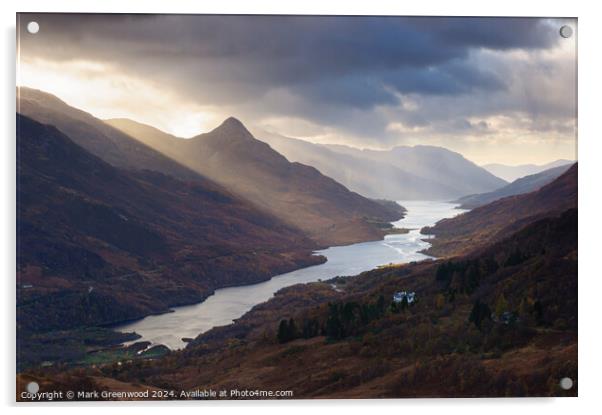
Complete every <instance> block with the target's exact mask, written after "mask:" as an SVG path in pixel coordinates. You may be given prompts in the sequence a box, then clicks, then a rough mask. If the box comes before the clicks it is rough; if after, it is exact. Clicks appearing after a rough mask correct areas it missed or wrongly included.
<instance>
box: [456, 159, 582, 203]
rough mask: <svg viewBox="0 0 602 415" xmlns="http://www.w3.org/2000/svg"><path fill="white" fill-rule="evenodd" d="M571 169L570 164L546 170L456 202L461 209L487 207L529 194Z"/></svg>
mask: <svg viewBox="0 0 602 415" xmlns="http://www.w3.org/2000/svg"><path fill="white" fill-rule="evenodd" d="M570 167H571V165H570V164H565V165H562V166H559V167H553V168H551V169H548V170H544V171H542V172H541V173H537V174H532V175H529V176H525V177H521V178H520V179H516V180H515V181H513V182H512V183H510V184H509V185H506V186H504V187H501V188H499V189H497V190H494V191H493V192H488V193H481V194H477V195H469V196H464V197H461V198H460V199H458V200H456V202H457V203H460V206H459V207H460V208H462V209H474V208H476V207H479V206H483V205H486V204H487V203H491V202H493V201H495V200H498V199H501V198H503V197H508V196H514V195H520V194H523V193H529V192H532V191H534V190H537V189H539V188H541V187H542V186H545V185H546V184H548V183H550V182H552V181H553V180H554V179H556V178H557V177H558V176H560V175H561V174H562V173H564V172H565V171H567V170H568V169H569V168H570Z"/></svg>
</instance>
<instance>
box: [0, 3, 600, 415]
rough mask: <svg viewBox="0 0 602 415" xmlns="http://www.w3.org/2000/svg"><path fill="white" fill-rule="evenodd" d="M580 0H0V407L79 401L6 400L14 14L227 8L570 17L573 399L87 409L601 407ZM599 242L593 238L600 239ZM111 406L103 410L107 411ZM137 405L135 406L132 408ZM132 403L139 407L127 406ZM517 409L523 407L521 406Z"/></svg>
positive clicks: (595, 67) (10, 365)
mask: <svg viewBox="0 0 602 415" xmlns="http://www.w3.org/2000/svg"><path fill="white" fill-rule="evenodd" d="M594 4H595V2H592V1H589V2H586V1H578V0H571V1H545V2H527V1H524V0H503V1H497V2H483V1H478V2H477V1H469V0H455V1H444V0H441V1H431V0H421V1H418V2H402V1H394V2H393V1H386V0H369V1H365V0H364V1H349V0H347V1H331V2H326V1H324V0H322V1H320V0H304V1H303V0H292V1H286V2H284V1H265V0H257V1H242V0H239V1H229V0H221V1H218V2H195V1H183V0H170V1H168V2H166V1H160V0H146V1H144V2H135V1H130V2H127V3H126V2H125V1H124V0H105V1H102V2H90V1H88V2H82V1H75V0H71V1H70V0H53V1H49V0H46V1H44V0H38V1H34V0H22V1H20V2H19V3H17V4H7V2H6V1H5V2H2V6H1V7H2V14H1V15H0V16H1V17H0V18H1V19H2V24H3V31H2V35H3V46H4V53H3V57H4V58H5V65H4V66H3V67H2V71H3V77H2V82H1V83H0V85H1V87H2V97H3V98H4V99H3V100H2V106H3V108H2V109H3V110H2V121H3V123H2V125H3V126H5V130H4V131H5V133H4V136H3V137H2V140H1V143H2V144H1V145H2V149H1V150H2V151H1V152H0V154H1V157H2V161H1V162H0V174H1V176H2V180H3V183H2V190H3V196H4V197H3V198H2V199H1V202H0V211H1V215H0V218H1V220H2V223H1V224H2V227H1V228H0V229H2V238H1V242H0V243H1V245H0V264H2V266H3V268H4V270H5V272H4V273H3V275H2V278H3V281H4V287H3V288H4V290H3V296H4V300H5V301H4V307H5V313H4V324H3V327H4V330H3V332H2V341H1V342H0V344H1V347H2V358H3V359H4V364H3V365H2V366H1V368H2V372H3V373H2V376H1V377H0V379H1V383H0V393H1V394H2V404H3V405H5V406H8V407H9V408H8V410H9V411H10V413H13V412H19V413H28V414H30V413H33V412H37V411H34V408H35V409H38V410H40V412H42V411H43V412H44V413H49V414H54V413H60V414H63V413H81V412H82V405H81V404H78V405H79V406H77V405H67V404H58V403H57V404H53V405H45V406H44V407H40V406H39V405H35V406H33V405H30V404H28V405H15V404H14V403H13V402H14V396H15V394H14V392H15V386H14V379H15V378H14V373H15V370H14V368H15V363H14V356H15V355H14V328H15V323H14V313H15V311H14V304H15V300H14V270H15V144H14V137H15V135H14V134H15V127H14V123H15V116H14V110H15V83H14V82H15V66H14V62H15V61H14V53H15V12H17V11H21V12H25V11H31V12H41V11H47V12H118V13H128V12H130V13H131V12H145V13H233V14H234V13H236V14H262V13H265V14H352V15H354V14H355V15H361V14H391V15H460V16H484V15H490V16H554V17H578V18H579V86H580V88H579V189H580V196H579V199H580V203H579V210H580V211H579V217H580V221H579V223H580V226H579V251H580V252H579V256H580V261H579V323H580V324H579V326H580V327H579V363H580V364H579V395H580V397H579V398H576V399H569V398H565V399H495V400H494V399H471V400H468V399H453V400H450V399H445V400H433V399H428V400H381V401H367V400H364V401H315V400H314V401H295V402H294V403H290V402H288V403H286V402H274V401H267V402H266V401H261V402H203V403H198V402H197V403H186V402H169V403H124V404H118V403H108V404H107V403H88V404H84V405H83V406H84V407H85V409H83V410H85V411H86V412H89V413H103V414H104V413H106V412H107V411H108V410H110V411H115V410H116V409H117V407H119V408H120V409H117V410H118V411H119V412H125V411H128V412H132V411H136V412H137V411H141V410H143V411H144V412H145V413H150V414H153V413H164V412H165V410H166V408H167V407H171V406H176V407H177V409H176V410H177V411H178V412H184V411H186V412H187V411H190V412H193V411H194V412H195V413H198V412H199V411H215V410H218V409H219V410H222V409H224V410H226V411H227V412H232V413H240V412H241V410H243V411H245V415H246V414H247V413H248V412H249V411H250V413H251V414H253V413H262V414H263V413H265V412H266V411H268V412H276V413H282V412H283V411H286V413H287V414H295V413H303V414H306V413H307V412H309V411H315V410H320V409H325V410H326V411H329V412H331V411H337V410H338V408H341V410H343V411H345V412H348V413H364V412H366V411H369V410H370V409H371V408H372V407H373V406H376V408H375V409H376V410H377V411H381V412H383V413H388V412H389V411H404V412H406V411H411V412H413V413H421V414H422V413H438V414H441V413H445V414H455V413H461V414H470V413H476V414H481V415H482V414H484V413H487V414H498V413H499V414H504V415H507V414H508V412H511V411H517V410H518V411H521V410H525V411H526V410H531V411H546V413H550V414H557V413H558V414H564V415H566V414H567V413H569V412H573V413H576V412H583V413H588V412H593V410H594V408H596V407H598V408H600V407H602V405H601V402H600V398H599V396H600V393H598V385H600V369H601V366H600V357H599V356H600V353H601V349H600V345H601V342H600V339H601V334H600V326H601V324H600V319H599V317H598V316H599V315H600V311H599V309H600V306H599V303H600V293H602V289H601V286H602V283H601V281H602V272H600V270H601V269H602V262H601V261H600V260H598V258H597V257H601V253H600V252H599V249H600V246H599V245H598V244H599V243H600V242H598V240H599V238H600V236H599V235H601V234H602V232H601V229H600V222H601V221H602V218H601V216H602V212H601V207H602V200H601V197H600V190H599V189H600V188H601V187H602V184H601V183H600V179H602V172H601V171H600V166H601V165H602V160H599V158H600V157H601V154H602V153H601V152H600V147H601V144H600V143H601V140H602V134H601V133H602V127H601V124H602V117H601V115H602V114H601V112H602V110H601V109H600V104H599V100H600V98H601V97H600V94H602V89H601V88H600V76H601V75H600V74H602V68H601V65H600V53H599V50H600V49H601V47H600V45H599V44H598V41H599V40H600V39H602V36H601V34H600V27H601V26H602V24H601V23H602V22H600V14H598V13H596V8H595V7H594V6H593V5H594ZM601 245H602V243H601ZM107 407H111V409H109V408H107ZM140 407H142V408H143V409H142V408H140ZM243 407H244V408H243ZM135 408H140V409H137V410H136V409H135ZM521 412H522V411H521Z"/></svg>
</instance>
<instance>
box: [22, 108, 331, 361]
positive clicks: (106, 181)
mask: <svg viewBox="0 0 602 415" xmlns="http://www.w3.org/2000/svg"><path fill="white" fill-rule="evenodd" d="M17 215H18V217H17V236H18V246H17V248H18V250H17V255H18V256H17V284H18V285H17V326H18V330H19V336H20V337H22V336H27V335H28V333H39V332H43V331H51V330H63V329H75V328H78V327H84V326H94V325H105V324H110V323H116V322H120V321H126V320H129V319H134V318H140V317H143V316H145V315H148V314H151V313H158V312H165V311H168V309H169V307H170V306H174V305H181V304H189V303H193V302H198V301H201V300H203V299H204V298H205V297H206V296H207V295H209V294H211V293H212V291H213V290H214V289H216V288H219V287H225V286H231V285H240V284H247V283H254V282H258V281H263V280H266V279H269V278H270V277H271V276H272V275H275V274H279V273H282V272H286V271H290V270H293V269H296V268H299V267H303V266H307V265H310V264H315V263H318V262H321V260H322V259H321V258H319V257H315V256H312V255H311V252H312V250H314V249H315V248H316V247H317V246H316V244H315V243H314V242H313V241H311V240H310V239H308V238H307V237H306V236H304V235H303V234H302V233H301V232H300V231H298V230H297V229H294V228H291V227H290V226H288V225H286V224H284V223H283V222H280V221H278V220H277V219H275V218H274V217H271V216H269V215H267V214H265V213H263V212H261V211H259V210H258V209H256V208H255V207H253V206H251V205H250V204H249V203H248V202H246V201H244V200H241V199H239V198H238V197H236V196H234V195H233V194H231V193H229V192H227V191H225V190H224V189H223V188H222V187H220V186H219V185H216V184H212V183H211V182H208V181H202V180H197V181H189V182H183V181H180V180H178V179H175V178H173V177H171V176H167V175H165V174H162V173H158V172H153V171H148V170H144V171H128V170H122V169H118V168H115V167H113V166H111V165H110V164H108V163H106V162H104V161H102V160H101V159H99V158H98V157H96V156H94V155H92V154H90V153H88V152H87V151H86V150H84V149H83V148H81V147H80V146H78V145H77V144H75V143H74V142H72V141H71V140H70V138H69V137H67V136H66V135H64V134H63V133H61V132H60V131H58V130H57V129H56V128H55V127H53V126H48V125H43V124H40V123H38V122H36V121H33V120H31V119H29V118H27V117H24V116H22V115H19V114H17ZM27 345H29V346H31V347H35V345H36V342H35V341H33V340H32V341H29V342H27ZM24 347H25V346H24ZM20 352H21V353H27V351H26V350H25V349H23V348H21V349H20ZM38 355H41V353H38Z"/></svg>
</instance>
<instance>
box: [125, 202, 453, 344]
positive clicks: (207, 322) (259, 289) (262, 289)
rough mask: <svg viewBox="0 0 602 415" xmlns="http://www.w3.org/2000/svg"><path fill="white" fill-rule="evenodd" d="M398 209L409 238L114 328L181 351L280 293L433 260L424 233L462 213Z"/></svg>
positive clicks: (351, 248) (449, 207)
mask: <svg viewBox="0 0 602 415" xmlns="http://www.w3.org/2000/svg"><path fill="white" fill-rule="evenodd" d="M399 204H401V205H402V206H404V207H405V208H406V209H407V210H408V211H407V214H406V217H405V218H403V219H401V220H399V221H397V222H394V223H393V225H394V226H395V227H396V228H408V229H412V230H411V231H410V232H409V233H407V234H396V235H387V236H386V237H385V239H384V240H381V241H372V242H363V243H358V244H353V245H347V246H335V247H330V248H327V249H324V250H321V251H316V254H319V255H324V256H325V257H326V258H327V259H328V261H327V262H325V263H323V264H320V265H314V266H311V267H307V268H302V269H298V270H296V271H292V272H287V273H285V274H281V275H276V276H275V277H273V278H272V279H271V280H269V281H265V282H261V283H258V284H253V285H245V286H238V287H230V288H223V289H219V290H216V291H215V294H214V295H212V296H210V297H208V298H207V299H206V300H205V301H203V302H202V303H199V304H194V305H189V306H182V307H174V312H172V313H166V314H161V315H155V316H148V317H146V318H144V319H141V320H138V321H135V322H132V323H128V324H124V325H121V326H119V327H117V328H116V329H117V330H119V331H122V332H132V331H134V332H136V333H138V334H139V335H141V336H142V338H140V339H138V340H136V341H150V342H151V343H153V344H164V345H166V346H167V347H169V348H170V349H181V348H183V347H184V346H185V345H186V343H185V342H184V341H182V338H186V337H188V338H194V337H196V336H198V335H199V334H200V333H204V332H206V331H208V330H210V329H211V328H213V327H216V326H223V325H227V324H230V323H232V321H233V320H234V319H237V318H239V317H241V316H242V315H243V314H245V313H246V312H247V311H249V310H250V309H251V308H253V307H254V306H255V305H257V304H259V303H262V302H265V301H267V300H268V299H270V298H271V297H272V296H273V295H274V293H275V292H277V291H278V290H280V289H281V288H284V287H288V286H290V285H294V284H299V283H308V282H314V281H318V280H320V279H321V280H327V279H330V278H333V277H336V276H350V275H356V274H359V273H361V272H364V271H368V270H371V269H374V268H376V267H377V266H379V265H386V264H390V263H396V264H401V263H407V262H412V261H421V260H424V259H427V258H430V257H429V256H427V255H424V254H421V253H420V251H422V250H423V249H425V248H428V247H429V246H430V244H429V243H428V242H426V241H424V239H428V238H429V237H428V236H425V235H422V234H420V229H421V228H423V227H424V226H430V225H434V224H435V223H436V222H437V221H439V220H441V219H444V218H450V217H453V216H456V215H458V214H460V213H462V212H464V210H460V209H455V207H456V206H457V204H453V203H447V202H433V201H399Z"/></svg>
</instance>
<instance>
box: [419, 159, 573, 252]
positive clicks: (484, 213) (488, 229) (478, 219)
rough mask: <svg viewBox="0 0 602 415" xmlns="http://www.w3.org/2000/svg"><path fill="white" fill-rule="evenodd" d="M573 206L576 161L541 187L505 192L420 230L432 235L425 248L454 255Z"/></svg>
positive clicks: (429, 250) (497, 238)
mask: <svg viewBox="0 0 602 415" xmlns="http://www.w3.org/2000/svg"><path fill="white" fill-rule="evenodd" d="M576 207H577V164H576V163H575V164H574V165H573V166H572V167H571V168H570V169H569V170H568V171H567V172H565V173H564V174H563V175H561V176H560V177H558V178H557V179H556V180H554V181H553V182H552V183H549V184H547V185H546V186H544V187H542V188H541V189H539V190H537V191H534V192H531V193H525V194H522V195H517V196H509V197H506V198H503V199H500V200H497V201H495V202H492V203H490V204H487V205H485V206H481V207H478V208H476V209H474V210H471V211H470V212H466V213H464V214H461V215H458V216H456V217H454V218H451V219H443V220H441V221H439V222H437V224H436V225H435V226H432V227H427V228H424V229H423V233H425V234H432V235H435V239H433V240H430V241H429V242H431V243H432V245H433V246H432V247H431V248H429V249H428V250H427V251H426V252H428V253H430V254H433V255H437V256H443V255H455V254H459V253H464V252H468V251H470V250H472V249H474V248H476V247H479V246H481V245H483V244H486V243H489V242H494V241H497V240H499V239H500V238H502V237H504V236H507V235H509V234H510V233H512V232H514V231H516V230H518V229H520V228H521V227H523V226H525V225H527V224H529V223H531V222H534V221H535V220H537V219H539V218H541V217H544V216H551V215H555V214H559V213H560V212H563V211H565V210H567V209H570V208H576Z"/></svg>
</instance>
